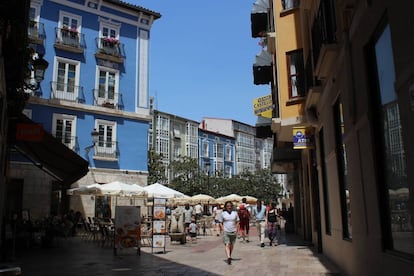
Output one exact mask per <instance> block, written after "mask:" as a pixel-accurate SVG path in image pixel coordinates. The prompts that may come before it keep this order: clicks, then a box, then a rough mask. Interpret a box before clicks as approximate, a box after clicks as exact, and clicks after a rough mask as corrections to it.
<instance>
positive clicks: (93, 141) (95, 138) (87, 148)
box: [85, 128, 99, 155]
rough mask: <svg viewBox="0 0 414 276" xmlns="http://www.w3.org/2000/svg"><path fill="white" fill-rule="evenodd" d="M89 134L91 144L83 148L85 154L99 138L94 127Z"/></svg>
mask: <svg viewBox="0 0 414 276" xmlns="http://www.w3.org/2000/svg"><path fill="white" fill-rule="evenodd" d="M91 136H92V145H90V146H87V147H86V148H85V153H86V155H88V154H89V151H90V150H91V149H92V148H93V147H94V146H95V145H96V143H97V142H98V139H99V132H98V131H96V128H94V129H93V131H92V132H91Z"/></svg>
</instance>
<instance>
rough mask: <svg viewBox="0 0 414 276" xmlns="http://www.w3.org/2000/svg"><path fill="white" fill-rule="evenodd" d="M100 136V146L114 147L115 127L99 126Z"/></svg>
mask: <svg viewBox="0 0 414 276" xmlns="http://www.w3.org/2000/svg"><path fill="white" fill-rule="evenodd" d="M98 129H99V130H98V132H99V136H98V145H99V146H100V147H106V148H111V147H112V141H113V137H112V131H113V127H112V126H111V125H103V124H101V125H99V128H98Z"/></svg>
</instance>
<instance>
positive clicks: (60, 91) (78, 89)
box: [50, 81, 85, 103]
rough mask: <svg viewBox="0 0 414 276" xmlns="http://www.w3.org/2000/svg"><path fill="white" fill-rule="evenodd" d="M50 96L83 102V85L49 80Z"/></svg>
mask: <svg viewBox="0 0 414 276" xmlns="http://www.w3.org/2000/svg"><path fill="white" fill-rule="evenodd" d="M50 89H51V93H50V98H51V99H57V100H65V101H70V102H77V103H85V94H84V92H83V86H78V85H73V84H68V83H62V82H56V81H52V82H50Z"/></svg>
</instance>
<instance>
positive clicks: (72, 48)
mask: <svg viewBox="0 0 414 276" xmlns="http://www.w3.org/2000/svg"><path fill="white" fill-rule="evenodd" d="M55 48H56V49H60V50H65V51H68V52H72V53H78V54H81V53H83V51H84V50H85V48H86V46H85V35H84V34H82V33H80V32H78V30H76V29H71V28H67V27H63V28H56V29H55Z"/></svg>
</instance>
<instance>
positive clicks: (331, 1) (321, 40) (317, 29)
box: [312, 0, 337, 79]
mask: <svg viewBox="0 0 414 276" xmlns="http://www.w3.org/2000/svg"><path fill="white" fill-rule="evenodd" d="M312 48H313V60H314V63H315V64H314V66H315V68H314V73H315V76H317V77H318V78H319V79H323V78H325V77H326V76H327V75H328V74H329V72H331V71H332V65H333V64H334V62H335V59H336V56H337V37H336V15H335V0H321V1H320V5H319V9H318V13H317V15H316V17H315V20H314V22H313V25H312Z"/></svg>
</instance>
